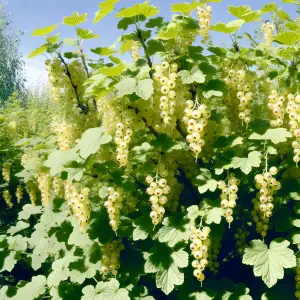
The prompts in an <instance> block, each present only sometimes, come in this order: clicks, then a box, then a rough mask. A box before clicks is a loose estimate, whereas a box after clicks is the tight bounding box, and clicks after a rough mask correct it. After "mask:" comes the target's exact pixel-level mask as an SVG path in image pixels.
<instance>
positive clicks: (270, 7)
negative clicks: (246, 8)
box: [261, 2, 278, 13]
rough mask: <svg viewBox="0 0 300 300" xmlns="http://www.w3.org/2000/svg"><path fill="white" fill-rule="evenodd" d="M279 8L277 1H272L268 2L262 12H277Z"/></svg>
mask: <svg viewBox="0 0 300 300" xmlns="http://www.w3.org/2000/svg"><path fill="white" fill-rule="evenodd" d="M277 10H278V8H277V5H276V3H274V2H271V3H268V4H266V5H265V6H264V7H263V8H262V10H261V11H262V12H263V13H268V12H275V13H276V12H277Z"/></svg>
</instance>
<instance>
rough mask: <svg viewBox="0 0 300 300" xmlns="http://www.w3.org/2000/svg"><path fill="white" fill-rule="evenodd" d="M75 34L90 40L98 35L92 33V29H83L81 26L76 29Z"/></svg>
mask: <svg viewBox="0 0 300 300" xmlns="http://www.w3.org/2000/svg"><path fill="white" fill-rule="evenodd" d="M77 35H78V36H79V37H80V38H82V39H83V40H91V39H96V38H98V37H99V35H98V34H94V33H93V32H92V30H85V29H82V28H78V29H77Z"/></svg>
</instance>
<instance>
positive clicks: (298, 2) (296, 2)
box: [282, 0, 300, 5]
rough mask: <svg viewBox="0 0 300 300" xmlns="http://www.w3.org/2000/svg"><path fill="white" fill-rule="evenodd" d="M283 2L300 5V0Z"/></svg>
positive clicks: (285, 0)
mask: <svg viewBox="0 0 300 300" xmlns="http://www.w3.org/2000/svg"><path fill="white" fill-rule="evenodd" d="M282 2H283V3H293V4H296V5H300V1H299V0H282Z"/></svg>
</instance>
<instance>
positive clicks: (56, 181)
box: [52, 177, 63, 197]
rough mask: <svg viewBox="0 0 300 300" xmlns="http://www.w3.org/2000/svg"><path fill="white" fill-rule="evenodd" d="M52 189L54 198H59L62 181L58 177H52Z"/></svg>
mask: <svg viewBox="0 0 300 300" xmlns="http://www.w3.org/2000/svg"><path fill="white" fill-rule="evenodd" d="M52 188H53V193H54V196H57V197H59V196H61V195H62V191H63V181H62V180H61V179H60V178H59V177H54V178H53V180H52Z"/></svg>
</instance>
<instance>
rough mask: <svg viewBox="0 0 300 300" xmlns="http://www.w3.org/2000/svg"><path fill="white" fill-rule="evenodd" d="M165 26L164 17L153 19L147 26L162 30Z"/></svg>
mask: <svg viewBox="0 0 300 300" xmlns="http://www.w3.org/2000/svg"><path fill="white" fill-rule="evenodd" d="M163 24H164V19H163V18H162V17H156V18H153V19H150V20H149V21H148V22H147V23H146V24H145V27H146V28H155V27H158V28H160V27H161V26H163Z"/></svg>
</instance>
